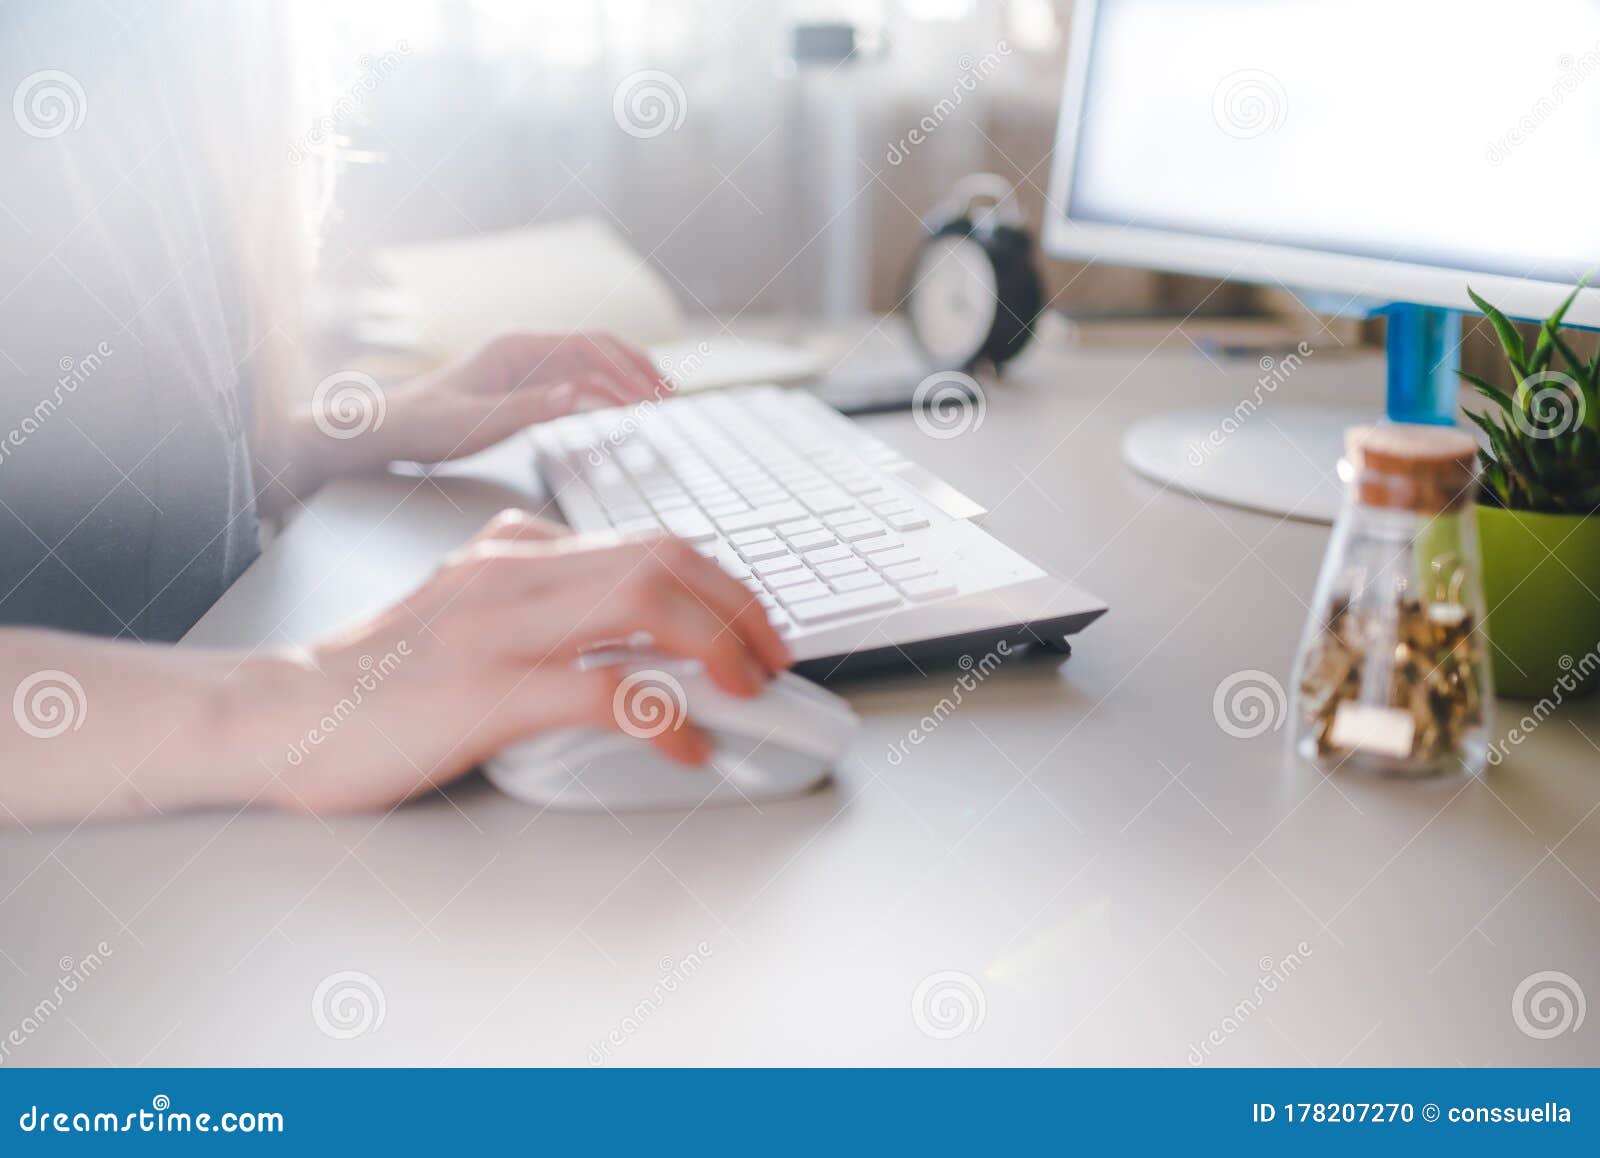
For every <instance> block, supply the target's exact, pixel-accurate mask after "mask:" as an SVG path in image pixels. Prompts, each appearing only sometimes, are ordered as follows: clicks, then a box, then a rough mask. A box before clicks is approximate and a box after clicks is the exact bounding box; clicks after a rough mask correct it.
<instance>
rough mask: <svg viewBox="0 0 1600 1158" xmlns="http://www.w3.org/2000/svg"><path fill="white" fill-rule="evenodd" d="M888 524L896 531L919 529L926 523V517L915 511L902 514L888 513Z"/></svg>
mask: <svg viewBox="0 0 1600 1158" xmlns="http://www.w3.org/2000/svg"><path fill="white" fill-rule="evenodd" d="M889 525H890V526H891V527H893V528H894V529H895V530H897V531H920V530H921V529H922V528H923V527H926V526H927V525H928V518H927V516H926V515H921V514H917V513H916V512H915V511H913V512H911V513H909V514H904V515H890V516H889Z"/></svg>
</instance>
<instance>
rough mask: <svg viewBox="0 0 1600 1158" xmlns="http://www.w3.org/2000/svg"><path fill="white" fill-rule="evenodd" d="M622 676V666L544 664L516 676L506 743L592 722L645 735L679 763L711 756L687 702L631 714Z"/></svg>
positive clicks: (595, 725)
mask: <svg viewBox="0 0 1600 1158" xmlns="http://www.w3.org/2000/svg"><path fill="white" fill-rule="evenodd" d="M625 681H626V674H625V672H624V671H623V669H620V668H616V667H598V668H591V669H588V670H584V671H578V670H573V669H565V670H550V669H547V670H545V671H540V672H537V673H535V674H533V675H531V676H527V677H519V679H518V688H517V695H516V697H515V699H516V705H517V708H518V711H517V713H516V717H515V719H514V720H513V721H512V724H511V727H510V728H509V730H508V731H507V733H506V738H505V740H504V743H505V744H510V743H515V742H516V741H518V740H522V739H526V738H527V737H529V736H533V735H537V734H539V733H541V732H546V731H549V730H551V729H553V728H570V727H591V728H601V729H604V730H606V731H614V732H621V733H623V734H624V735H629V736H633V737H634V738H635V739H639V740H643V741H645V742H647V743H649V744H651V745H652V746H654V747H655V748H656V750H657V751H659V752H660V753H661V754H662V755H664V756H666V757H667V758H668V759H670V760H674V761H676V762H677V763H680V764H688V765H696V766H698V765H704V764H706V763H707V762H708V761H709V760H710V759H711V755H712V752H713V750H714V748H715V745H714V744H713V743H712V741H711V737H710V736H709V735H707V734H706V732H705V731H704V730H703V729H701V728H699V727H697V726H695V725H694V724H692V723H691V722H690V721H689V718H688V712H687V705H686V704H683V703H677V702H674V703H671V704H667V705H660V704H659V703H658V704H657V707H662V706H664V707H665V708H666V709H667V714H666V715H651V716H650V718H649V719H648V720H643V721H636V720H632V719H631V718H630V715H629V712H630V708H629V705H628V703H627V697H628V692H629V685H628V684H627V683H626V682H625ZM501 746H504V744H502V745H501Z"/></svg>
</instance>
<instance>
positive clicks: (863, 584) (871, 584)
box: [828, 571, 915, 591]
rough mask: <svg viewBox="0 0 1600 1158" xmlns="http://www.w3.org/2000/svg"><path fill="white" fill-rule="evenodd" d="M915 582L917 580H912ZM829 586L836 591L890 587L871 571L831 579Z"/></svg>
mask: <svg viewBox="0 0 1600 1158" xmlns="http://www.w3.org/2000/svg"><path fill="white" fill-rule="evenodd" d="M912 582H915V580H912ZM828 586H829V587H832V588H833V589H834V590H835V591H865V590H867V589H869V588H876V587H888V586H889V585H888V584H887V583H885V582H884V581H883V580H882V579H880V578H878V576H876V575H874V574H873V573H872V572H871V571H857V572H856V573H855V574H854V575H841V576H839V577H838V578H837V579H829V580H828Z"/></svg>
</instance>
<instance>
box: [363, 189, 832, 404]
mask: <svg viewBox="0 0 1600 1158" xmlns="http://www.w3.org/2000/svg"><path fill="white" fill-rule="evenodd" d="M374 264H375V265H376V266H377V268H378V270H379V272H380V273H382V274H383V276H384V277H385V278H387V279H388V281H389V282H390V283H391V285H392V286H393V287H394V289H395V290H396V291H397V292H398V294H399V295H400V299H401V301H403V302H404V303H405V305H404V306H402V307H401V308H400V309H398V310H397V311H395V312H393V313H391V314H390V315H389V316H387V317H383V318H378V319H374V320H373V321H371V322H370V323H369V324H368V326H367V332H368V334H369V335H370V336H371V337H372V338H374V339H377V340H381V344H384V345H386V346H388V347H389V348H391V349H393V348H396V347H397V346H398V345H400V344H402V343H403V342H404V340H405V337H406V335H407V334H408V333H409V334H410V335H411V336H412V338H413V340H414V342H415V344H416V345H417V346H418V347H420V348H421V350H422V351H423V352H425V353H426V354H428V355H430V356H432V357H433V358H436V359H444V358H449V357H454V356H457V355H459V354H462V353H465V352H467V351H470V350H472V349H475V348H476V347H477V346H479V345H481V344H482V343H484V342H486V341H488V340H489V339H491V338H493V337H494V336H495V335H497V334H502V333H505V332H507V331H510V330H540V331H547V332H551V331H553V332H562V331H576V330H602V331H605V332H607V333H610V334H614V335H616V336H617V337H619V338H622V339H623V340H624V341H628V342H632V343H633V344H634V345H637V346H641V347H644V348H645V349H646V350H648V352H649V353H650V355H651V357H652V359H653V360H654V361H655V362H656V365H657V366H658V367H659V368H660V369H661V370H662V373H663V375H664V376H666V377H667V378H669V379H670V380H671V381H672V382H673V384H674V385H675V386H676V387H677V388H678V389H679V390H683V391H692V390H705V389H711V388H714V387H720V386H733V385H739V384H742V383H746V382H792V381H796V380H798V379H802V378H809V377H811V376H812V375H814V374H816V373H817V371H818V370H819V369H820V365H819V361H818V358H817V356H816V355H815V354H814V353H812V352H811V351H809V350H806V349H803V348H801V347H798V346H790V345H785V344H782V343H778V342H770V341H760V340H755V339H744V338H739V337H735V336H733V335H730V334H727V333H714V332H708V333H705V334H703V335H699V336H697V335H696V334H695V333H694V332H693V331H692V329H691V327H690V325H689V324H688V323H687V321H686V320H685V317H684V313H683V310H682V308H681V306H680V304H679V302H678V300H677V298H676V297H675V296H674V294H673V293H672V291H671V289H670V287H669V286H668V285H667V284H666V282H665V281H664V280H663V278H662V277H661V275H660V274H659V273H657V272H656V270H655V269H654V268H653V267H652V266H651V265H650V263H649V261H648V259H646V258H644V257H642V256H641V255H639V254H638V253H637V252H635V251H634V250H633V249H632V248H631V247H630V246H629V245H628V244H627V243H626V242H625V241H623V239H622V238H621V237H619V236H618V235H617V233H616V231H615V230H613V229H612V228H611V227H610V226H608V225H607V224H606V223H605V222H603V221H600V220H599V219H597V218H593V217H577V218H571V219H568V220H565V221H560V222H556V223H553V224H548V225H538V226H530V227H527V228H523V229H512V230H505V231H501V232H495V233H477V234H472V235H470V236H466V237H459V238H449V239H446V240H441V241H424V242H412V243H407V244H404V245H394V246H388V247H385V248H383V249H381V250H379V251H378V252H377V254H376V255H375V257H374ZM375 344H376V343H375Z"/></svg>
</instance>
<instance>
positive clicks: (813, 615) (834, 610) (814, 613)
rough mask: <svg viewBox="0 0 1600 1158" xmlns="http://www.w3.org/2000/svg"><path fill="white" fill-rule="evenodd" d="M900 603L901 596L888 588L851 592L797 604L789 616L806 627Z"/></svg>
mask: <svg viewBox="0 0 1600 1158" xmlns="http://www.w3.org/2000/svg"><path fill="white" fill-rule="evenodd" d="M899 602H900V596H898V595H896V594H895V593H894V592H893V591H890V590H889V589H888V588H884V589H883V590H881V591H849V592H846V593H844V594H842V595H829V596H828V597H827V598H825V599H815V600H810V601H808V602H805V603H799V604H796V605H794V606H792V607H790V608H789V614H790V615H792V616H794V621H795V622H796V623H798V624H800V625H801V626H802V627H805V626H809V625H811V624H813V623H826V622H827V621H828V620H830V619H842V618H844V617H845V616H847V615H861V614H863V613H865V612H868V611H882V610H885V609H887V608H890V607H894V606H895V605H896V604H898V603H899Z"/></svg>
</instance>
